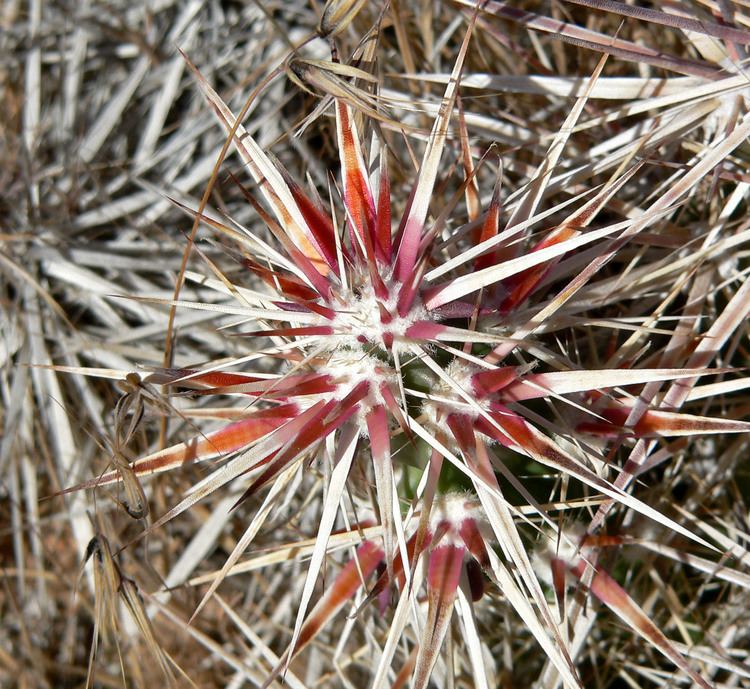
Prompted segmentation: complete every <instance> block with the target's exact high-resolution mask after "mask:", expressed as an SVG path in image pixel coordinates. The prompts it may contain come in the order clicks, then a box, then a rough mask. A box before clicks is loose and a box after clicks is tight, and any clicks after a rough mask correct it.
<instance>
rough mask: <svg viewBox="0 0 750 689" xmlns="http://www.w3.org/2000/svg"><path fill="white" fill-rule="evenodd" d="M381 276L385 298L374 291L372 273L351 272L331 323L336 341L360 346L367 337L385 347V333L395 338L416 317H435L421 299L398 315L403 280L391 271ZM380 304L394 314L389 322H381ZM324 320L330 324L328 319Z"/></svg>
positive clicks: (352, 346)
mask: <svg viewBox="0 0 750 689" xmlns="http://www.w3.org/2000/svg"><path fill="white" fill-rule="evenodd" d="M382 280H383V284H384V285H385V288H386V290H387V292H388V298H387V299H384V300H382V299H378V297H377V296H376V295H375V290H374V289H373V287H372V283H371V281H370V276H369V274H368V273H367V271H363V270H362V269H358V270H357V271H355V272H354V274H353V275H352V276H351V284H350V285H349V288H348V289H346V290H341V291H340V292H339V293H338V294H337V297H338V300H339V303H340V306H339V307H338V308H337V309H336V316H335V318H334V319H333V323H332V325H333V328H334V330H335V331H336V333H337V336H336V342H337V344H340V345H341V346H344V347H351V348H354V347H361V346H362V345H363V343H362V342H361V341H360V340H359V339H358V338H364V339H366V340H367V342H370V343H372V344H377V345H380V346H381V347H384V346H385V342H384V339H383V338H384V336H385V335H386V334H390V335H392V336H393V337H394V338H398V337H403V336H404V334H405V333H406V331H407V329H408V328H409V327H410V326H411V325H413V324H414V323H416V322H417V321H421V320H433V316H432V314H430V312H429V311H427V309H425V308H424V306H423V305H422V303H421V301H419V300H418V299H417V300H415V303H414V304H413V305H412V307H411V309H410V310H409V313H408V314H407V315H406V316H403V317H401V316H399V315H398V309H397V302H398V295H399V292H400V290H401V283H399V282H397V281H395V280H393V279H392V277H391V274H390V271H389V272H388V273H387V274H386V275H384V276H382ZM380 306H383V307H384V308H385V310H386V311H388V313H389V314H390V315H391V317H392V320H391V321H390V322H389V323H382V322H381V320H380V318H381V317H380ZM321 323H322V324H324V325H330V324H331V323H330V322H329V321H325V323H324V322H323V321H321Z"/></svg>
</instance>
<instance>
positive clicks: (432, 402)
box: [422, 358, 489, 430]
mask: <svg viewBox="0 0 750 689" xmlns="http://www.w3.org/2000/svg"><path fill="white" fill-rule="evenodd" d="M479 370H480V369H479V368H478V367H477V366H474V365H473V364H470V363H469V362H467V361H465V360H464V359H459V358H456V359H454V360H453V361H451V362H450V364H448V366H447V367H446V369H445V376H446V377H447V378H449V379H450V380H451V381H452V382H453V383H454V385H451V383H449V382H448V380H446V378H444V377H442V376H440V377H436V380H435V384H434V386H433V388H432V390H430V399H428V400H425V401H424V402H423V403H422V414H423V415H424V417H425V424H426V425H427V426H428V427H429V428H431V429H434V430H438V429H442V430H445V416H446V415H447V414H450V413H460V414H462V415H464V416H467V417H468V418H469V419H472V420H473V419H476V418H478V417H479V416H481V412H480V409H483V410H485V411H486V410H488V409H489V405H488V404H487V402H485V401H483V400H479V399H477V398H476V395H475V393H474V382H473V381H472V376H473V375H474V374H475V373H477V371H479ZM456 387H458V388H460V389H461V390H463V392H464V393H466V396H464V395H461V394H460V393H459V391H458V390H457V389H456ZM467 397H468V399H467ZM470 400H471V401H470ZM475 405H476V406H475ZM477 407H479V409H478V408H477Z"/></svg>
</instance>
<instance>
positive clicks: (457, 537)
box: [429, 493, 491, 547]
mask: <svg viewBox="0 0 750 689" xmlns="http://www.w3.org/2000/svg"><path fill="white" fill-rule="evenodd" d="M467 519H471V520H473V521H474V523H475V524H476V525H477V528H478V529H479V532H480V533H481V534H482V537H483V538H485V540H486V539H488V538H490V537H491V530H490V527H489V522H488V521H487V517H486V515H485V513H484V509H483V507H482V505H481V503H480V502H479V500H478V498H477V496H476V495H474V494H473V493H446V494H444V495H439V496H437V497H436V498H435V501H434V502H433V503H432V509H431V510H430V520H429V530H430V531H431V532H432V533H435V532H436V531H437V530H438V528H439V527H440V525H441V524H444V523H448V524H450V528H449V529H448V532H447V533H446V534H444V535H443V536H442V537H441V538H440V541H439V542H438V543H436V544H435V546H436V547H438V546H441V545H456V546H464V540H463V538H462V537H461V533H460V528H461V524H462V523H463V522H464V521H465V520H467Z"/></svg>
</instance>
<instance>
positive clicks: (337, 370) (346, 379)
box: [318, 347, 398, 408]
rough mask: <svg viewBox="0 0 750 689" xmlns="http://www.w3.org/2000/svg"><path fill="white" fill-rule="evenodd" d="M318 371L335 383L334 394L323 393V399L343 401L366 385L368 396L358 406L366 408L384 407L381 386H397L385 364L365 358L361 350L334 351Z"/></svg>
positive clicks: (392, 373) (371, 357)
mask: <svg viewBox="0 0 750 689" xmlns="http://www.w3.org/2000/svg"><path fill="white" fill-rule="evenodd" d="M318 371H319V372H320V373H324V374H326V375H328V376H330V377H331V378H332V379H333V380H334V381H335V382H336V389H335V391H334V392H332V393H326V398H327V399H337V400H340V399H344V397H346V396H347V395H348V394H349V393H350V392H351V391H352V390H353V389H354V388H355V387H357V385H359V384H360V383H362V382H366V383H368V384H369V386H370V392H369V393H368V395H367V398H366V399H365V400H363V401H362V402H361V403H360V404H361V405H362V406H363V407H367V408H370V407H372V406H374V405H378V404H385V400H384V399H383V395H382V393H381V392H380V387H381V385H383V384H384V383H385V384H387V385H389V386H395V385H396V384H397V382H398V379H397V374H396V372H395V371H394V370H393V369H392V368H391V367H390V365H389V364H388V363H387V362H385V361H382V360H381V359H378V358H377V357H374V356H372V355H370V354H367V353H366V352H365V351H364V350H363V349H362V348H361V347H357V348H348V347H340V348H339V349H336V350H335V351H334V352H333V353H332V354H331V355H330V357H329V358H328V360H327V361H326V363H325V364H323V365H322V366H320V368H319V369H318Z"/></svg>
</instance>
